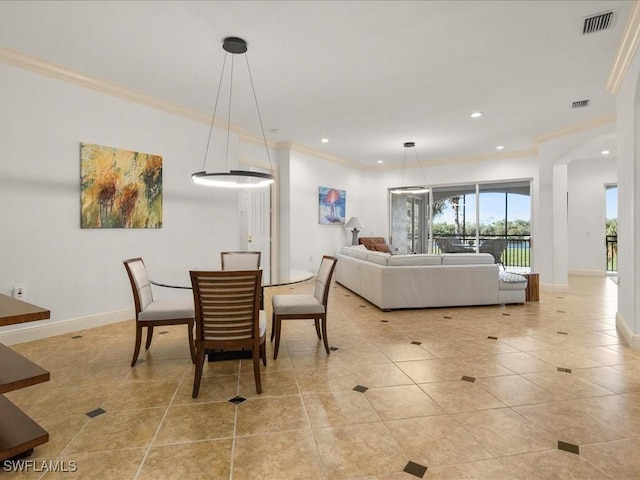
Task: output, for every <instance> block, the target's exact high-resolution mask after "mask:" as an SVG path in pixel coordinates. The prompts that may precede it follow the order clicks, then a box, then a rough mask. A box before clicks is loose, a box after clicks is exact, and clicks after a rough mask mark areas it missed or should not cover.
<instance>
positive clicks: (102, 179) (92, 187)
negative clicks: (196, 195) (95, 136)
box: [80, 143, 162, 228]
mask: <svg viewBox="0 0 640 480" xmlns="http://www.w3.org/2000/svg"><path fill="white" fill-rule="evenodd" d="M80 176H81V183H80V203H81V213H80V226H81V228H161V227H162V157H161V156H159V155H153V154H149V153H140V152H133V151H131V150H122V149H119V148H113V147H105V146H102V145H94V144H91V143H81V144H80Z"/></svg>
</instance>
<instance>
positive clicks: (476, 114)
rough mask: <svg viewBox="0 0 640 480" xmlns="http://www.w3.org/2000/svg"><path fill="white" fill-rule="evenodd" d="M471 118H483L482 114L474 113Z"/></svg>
mask: <svg viewBox="0 0 640 480" xmlns="http://www.w3.org/2000/svg"><path fill="white" fill-rule="evenodd" d="M469 116H470V117H471V118H479V117H481V116H482V112H473V113H472V114H471V115H469Z"/></svg>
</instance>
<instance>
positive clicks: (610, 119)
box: [533, 113, 616, 145]
mask: <svg viewBox="0 0 640 480" xmlns="http://www.w3.org/2000/svg"><path fill="white" fill-rule="evenodd" d="M615 121H616V115H615V114H613V113H612V114H610V115H605V116H604V117H599V118H596V119H595V120H590V121H588V122H583V123H578V124H577V125H571V126H570V127H566V128H562V129H560V130H556V131H555V132H549V133H545V134H543V135H539V136H537V137H535V138H534V139H533V142H534V144H535V145H539V144H541V143H544V142H548V141H550V140H555V139H557V138H560V137H566V136H567V135H572V134H574V133H578V132H583V131H585V130H590V129H592V128H596V127H601V126H602V125H607V124H609V123H615Z"/></svg>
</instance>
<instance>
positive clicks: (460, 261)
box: [441, 253, 495, 265]
mask: <svg viewBox="0 0 640 480" xmlns="http://www.w3.org/2000/svg"><path fill="white" fill-rule="evenodd" d="M441 256H442V265H485V264H491V263H495V260H494V258H493V255H491V254H490V253H443V254H442V255H441Z"/></svg>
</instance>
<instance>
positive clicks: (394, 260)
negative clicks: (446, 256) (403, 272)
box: [388, 253, 442, 267]
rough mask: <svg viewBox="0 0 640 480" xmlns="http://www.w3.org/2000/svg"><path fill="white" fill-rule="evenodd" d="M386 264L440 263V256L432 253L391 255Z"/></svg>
mask: <svg viewBox="0 0 640 480" xmlns="http://www.w3.org/2000/svg"><path fill="white" fill-rule="evenodd" d="M388 265H389V266H390V267H391V266H411V265H442V257H440V255H433V254H426V253H425V254H418V255H393V256H391V257H390V258H389V262H388Z"/></svg>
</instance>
